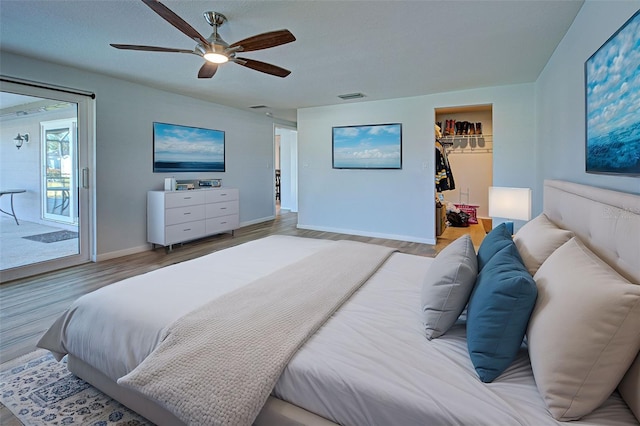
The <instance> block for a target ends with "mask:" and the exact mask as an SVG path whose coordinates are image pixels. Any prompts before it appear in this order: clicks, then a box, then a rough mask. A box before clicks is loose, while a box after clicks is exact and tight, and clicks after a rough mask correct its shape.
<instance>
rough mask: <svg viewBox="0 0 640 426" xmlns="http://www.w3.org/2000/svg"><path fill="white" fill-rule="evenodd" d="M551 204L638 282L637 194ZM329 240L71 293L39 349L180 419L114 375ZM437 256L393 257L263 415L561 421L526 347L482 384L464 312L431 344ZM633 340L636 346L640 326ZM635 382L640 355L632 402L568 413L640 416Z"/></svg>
mask: <svg viewBox="0 0 640 426" xmlns="http://www.w3.org/2000/svg"><path fill="white" fill-rule="evenodd" d="M544 212H545V214H546V215H547V216H548V217H549V219H551V220H552V221H553V222H555V223H556V224H557V225H559V226H560V227H562V228H564V229H568V230H571V231H573V232H574V234H575V235H576V236H577V237H578V238H580V239H581V240H582V241H583V242H584V243H585V245H586V246H588V247H589V248H590V249H591V250H593V251H594V252H595V253H596V254H597V255H598V256H599V257H600V258H602V259H604V260H605V261H606V263H608V264H609V265H611V266H612V267H613V268H614V269H615V270H616V271H618V273H620V274H621V275H622V276H624V277H626V278H627V279H628V280H629V281H631V282H632V283H634V284H638V282H639V281H640V197H639V196H636V195H629V194H621V193H616V192H613V191H607V190H601V189H597V188H592V187H586V186H583V185H576V184H572V183H568V182H560V181H547V182H545V207H544ZM332 243H333V242H331V241H327V240H315V239H305V238H295V237H285V236H272V237H268V238H265V239H262V240H257V241H254V242H251V243H247V244H243V245H241V246H237V247H234V248H231V249H227V250H224V251H221V252H217V253H213V254H211V255H208V256H205V257H202V258H199V259H195V260H192V261H189V262H184V263H181V264H177V265H173V266H170V267H166V268H163V269H162V270H158V271H154V272H150V273H147V274H144V275H141V276H138V277H134V278H131V279H128V280H125V281H122V282H120V283H117V284H113V285H111V286H108V287H105V288H103V289H101V290H98V291H96V292H94V293H92V294H90V295H87V296H84V297H83V298H81V299H79V301H77V302H76V303H74V305H73V306H72V307H71V308H70V309H69V310H68V311H67V312H66V313H65V314H64V315H63V316H61V317H60V319H59V320H58V321H56V323H55V324H54V325H53V326H52V327H51V329H50V330H49V331H48V332H47V334H45V336H44V337H43V338H42V339H41V341H40V343H39V346H42V347H45V348H47V349H49V350H51V351H52V352H54V353H55V354H56V355H57V356H58V357H62V356H64V355H66V354H68V357H69V369H70V370H71V371H72V372H73V373H74V374H76V375H78V376H79V377H81V378H83V379H85V380H87V381H88V382H90V383H92V384H93V385H95V386H96V387H98V388H99V389H101V390H103V391H104V392H106V393H107V394H109V395H111V396H112V397H114V398H115V399H117V400H119V401H121V402H123V403H124V404H125V405H127V406H129V407H130V408H132V409H134V410H135V411H137V412H139V413H140V414H142V415H144V416H145V417H147V418H149V419H150V420H151V421H153V422H155V423H158V424H184V423H185V421H183V420H181V419H179V418H178V417H177V416H176V415H174V414H173V413H171V412H170V411H168V410H167V409H166V408H165V407H164V406H161V405H160V404H159V403H158V402H157V401H155V400H153V399H150V398H147V397H145V396H144V395H142V394H141V393H139V392H137V391H135V390H132V389H131V388H129V387H123V386H120V385H118V384H117V381H118V379H120V378H121V377H123V376H126V375H127V374H129V373H131V372H132V371H134V370H135V369H136V367H138V366H139V365H140V364H141V363H142V362H143V360H145V359H146V358H147V357H148V356H149V355H150V354H151V353H152V352H153V351H154V349H155V348H156V347H157V346H158V345H159V344H160V343H161V342H162V341H163V340H164V339H165V338H166V335H167V333H168V330H169V328H170V326H171V325H172V323H174V322H175V321H177V320H178V319H179V318H181V317H183V316H184V315H186V314H188V313H189V312H191V311H193V310H195V309H197V308H198V307H200V306H201V305H203V304H204V303H205V302H207V301H209V300H212V299H216V298H219V297H222V296H223V295H229V294H232V293H233V292H234V291H236V290H237V289H239V288H242V287H245V286H248V285H250V284H251V283H252V282H254V281H255V280H257V279H260V278H261V277H264V276H269V275H270V274H278V273H279V272H278V271H280V270H281V268H285V267H287V266H288V265H294V264H296V262H299V261H302V260H304V259H306V258H307V257H308V256H310V255H311V254H313V253H316V252H319V251H322V250H324V249H327V248H330V247H332V246H331V244H332ZM433 262H434V259H432V258H425V257H420V256H414V255H408V254H403V253H394V254H392V255H391V256H390V257H389V258H388V260H387V261H386V262H385V263H384V264H383V265H382V266H381V267H380V268H379V269H378V270H377V271H376V272H375V273H374V274H373V275H372V276H371V278H370V279H368V281H367V282H366V283H365V284H364V285H362V287H360V288H359V290H357V291H356V292H355V294H354V295H353V296H351V297H350V298H349V300H348V301H347V302H346V303H344V304H343V305H342V306H341V307H340V308H339V309H338V310H337V311H336V312H335V313H333V315H331V317H330V318H329V319H328V320H327V321H326V322H325V323H324V325H322V327H321V328H320V329H319V330H318V331H317V332H315V334H313V335H312V336H311V337H310V338H309V339H308V340H307V341H306V342H305V343H304V345H303V346H302V347H301V348H300V349H299V350H298V351H297V352H296V353H295V355H294V356H293V357H292V358H291V359H290V360H289V362H288V363H287V364H286V367H285V368H284V370H283V371H282V373H281V375H280V376H279V379H278V380H277V383H276V384H275V387H274V388H273V392H272V394H271V396H270V397H269V399H268V400H267V402H266V404H265V405H264V407H263V408H262V410H261V411H260V414H259V415H258V417H257V418H256V419H255V424H274V425H276V424H277V425H287V424H292V425H293V424H309V425H315V424H317V425H322V424H335V423H337V424H344V425H389V424H402V425H413V424H415V425H424V424H438V425H440V424H447V425H449V424H463V425H467V424H474V425H476V424H487V425H512V424H522V425H528V424H536V425H538V424H541V425H542V424H562V423H563V422H559V421H557V420H555V419H554V418H553V417H552V415H551V414H550V412H549V410H548V409H547V405H546V402H545V399H544V398H543V396H542V395H541V393H540V391H539V389H538V387H537V386H536V381H535V380H534V375H533V373H532V366H531V362H530V360H529V354H528V351H527V349H526V348H525V347H523V348H521V350H520V352H519V353H518V355H517V357H516V359H515V361H514V362H513V363H512V364H511V365H510V366H509V367H508V368H507V370H506V371H505V372H504V373H503V374H502V375H500V376H499V378H498V379H496V380H494V381H493V383H483V382H481V381H480V380H479V379H478V376H477V374H476V372H475V370H474V366H473V364H472V362H471V360H470V358H469V352H468V349H467V342H466V329H465V324H464V321H462V320H461V321H458V322H457V323H456V325H454V326H453V327H452V328H451V329H449V330H448V331H447V332H446V333H445V334H444V335H443V336H441V337H439V338H436V339H432V340H427V338H426V337H425V329H424V325H423V323H422V312H421V309H420V295H421V288H422V286H423V285H424V283H423V281H424V277H425V275H426V274H427V271H428V270H429V268H430V267H431V265H432V264H433ZM632 337H633V338H634V339H637V340H638V341H639V342H640V323H639V324H638V328H637V331H636V332H635V335H633V336H632ZM636 354H637V349H636ZM627 365H628V364H627ZM625 368H626V367H625ZM195 385H196V384H194V386H195ZM197 385H199V386H201V385H202V384H201V383H200V384H197ZM205 385H206V383H205ZM639 387H640V358H638V359H636V361H635V363H634V364H633V366H632V367H631V368H630V369H629V372H628V373H627V374H626V376H625V379H624V381H623V383H622V384H621V388H624V396H625V398H626V401H627V403H625V400H623V398H622V397H621V395H620V393H618V392H614V393H613V394H612V395H611V396H610V397H608V398H607V399H606V401H605V402H604V403H603V404H602V405H601V406H599V407H598V408H597V409H595V410H593V411H592V412H591V413H589V414H587V415H585V416H582V418H581V419H580V420H577V421H574V422H572V423H575V424H576V425H629V424H638V419H637V418H636V417H634V413H633V412H632V410H630V409H629V407H628V405H631V406H632V407H634V409H635V410H636V412H635V414H636V416H638V415H640V413H639V412H638V411H639V410H640V401H639V400H638V399H639V398H640V389H639ZM188 423H189V424H198V423H201V424H206V423H207V422H206V421H204V420H200V421H198V420H194V419H191V420H189V421H188Z"/></svg>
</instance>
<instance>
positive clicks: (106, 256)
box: [95, 244, 151, 262]
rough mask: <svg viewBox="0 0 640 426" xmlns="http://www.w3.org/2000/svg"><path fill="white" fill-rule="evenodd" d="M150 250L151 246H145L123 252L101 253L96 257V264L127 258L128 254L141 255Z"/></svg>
mask: <svg viewBox="0 0 640 426" xmlns="http://www.w3.org/2000/svg"><path fill="white" fill-rule="evenodd" d="M149 250H151V244H145V245H143V246H138V247H131V248H128V249H124V250H116V251H111V252H109V253H102V254H99V255H97V256H96V260H95V261H96V262H102V261H104V260H109V259H115V258H117V257H122V256H128V255H130V254H136V253H142V252H143V251H149Z"/></svg>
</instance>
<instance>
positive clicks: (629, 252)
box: [544, 180, 640, 284]
mask: <svg viewBox="0 0 640 426" xmlns="http://www.w3.org/2000/svg"><path fill="white" fill-rule="evenodd" d="M544 213H545V214H546V215H547V217H548V218H549V219H551V220H552V221H553V222H555V223H556V224H557V225H558V226H560V227H561V228H563V229H568V230H570V231H573V233H574V234H575V235H576V236H577V237H578V238H580V240H582V242H583V243H585V244H586V245H587V246H588V247H589V248H590V249H591V250H592V251H593V252H594V253H596V254H597V255H598V256H599V257H600V258H602V259H603V260H604V261H606V262H607V263H608V264H609V265H611V266H612V267H613V268H614V269H615V270H616V271H618V273H619V274H620V275H622V276H624V277H625V278H627V279H628V280H629V281H631V282H633V283H635V284H640V195H633V194H628V193H624V192H617V191H611V190H608V189H602V188H595V187H592V186H586V185H580V184H577V183H571V182H564V181H559V180H545V182H544Z"/></svg>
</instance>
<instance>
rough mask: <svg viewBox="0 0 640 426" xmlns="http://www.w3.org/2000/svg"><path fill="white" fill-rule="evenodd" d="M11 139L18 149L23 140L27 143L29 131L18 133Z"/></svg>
mask: <svg viewBox="0 0 640 426" xmlns="http://www.w3.org/2000/svg"><path fill="white" fill-rule="evenodd" d="M13 140H14V141H16V148H18V149H20V147H21V146H22V144H23V143H24V142H26V143H29V133H25V134H24V135H20V133H18V136H16V137H15V138H13Z"/></svg>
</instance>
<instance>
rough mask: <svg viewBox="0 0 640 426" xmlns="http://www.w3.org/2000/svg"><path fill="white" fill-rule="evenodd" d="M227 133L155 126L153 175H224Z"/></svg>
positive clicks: (156, 123) (185, 127)
mask: <svg viewBox="0 0 640 426" xmlns="http://www.w3.org/2000/svg"><path fill="white" fill-rule="evenodd" d="M224 171H225V156H224V132H223V131H222V130H213V129H203V128H200V127H189V126H180V125H177V124H168V123H158V122H154V123H153V172H154V173H176V172H224Z"/></svg>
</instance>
